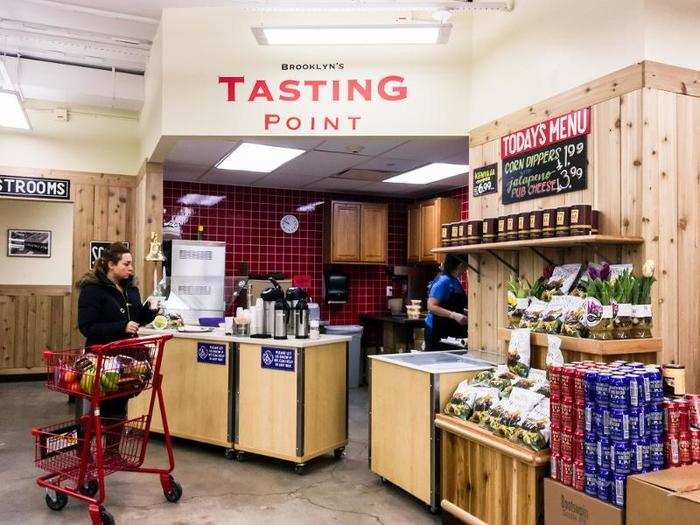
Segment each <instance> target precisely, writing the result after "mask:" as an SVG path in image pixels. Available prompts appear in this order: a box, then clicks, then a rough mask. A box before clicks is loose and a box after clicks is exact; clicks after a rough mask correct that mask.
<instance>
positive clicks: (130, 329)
mask: <svg viewBox="0 0 700 525" xmlns="http://www.w3.org/2000/svg"><path fill="white" fill-rule="evenodd" d="M124 331H125V332H126V333H127V334H132V335H137V334H138V333H139V324H138V323H136V322H134V321H129V322H128V323H126V329H125V330H124Z"/></svg>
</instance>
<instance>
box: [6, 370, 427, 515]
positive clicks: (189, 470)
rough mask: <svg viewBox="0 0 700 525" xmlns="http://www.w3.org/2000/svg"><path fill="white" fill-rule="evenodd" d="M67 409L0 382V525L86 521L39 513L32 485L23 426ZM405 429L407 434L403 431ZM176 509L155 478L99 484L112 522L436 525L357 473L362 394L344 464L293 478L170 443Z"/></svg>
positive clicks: (362, 461)
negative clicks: (178, 495) (178, 489)
mask: <svg viewBox="0 0 700 525" xmlns="http://www.w3.org/2000/svg"><path fill="white" fill-rule="evenodd" d="M72 412H73V405H69V404H68V403H67V402H66V398H65V397H63V396H62V395H60V394H56V393H53V392H48V391H47V390H46V389H45V388H44V387H43V383H41V382H17V383H0V523H21V524H23V525H24V524H35V523H36V524H39V523H47V524H48V523H50V524H68V523H70V524H75V523H89V519H88V514H87V508H86V506H85V504H83V503H80V502H77V501H75V500H69V502H68V505H67V506H66V508H64V509H63V510H62V511H61V512H54V511H52V510H49V509H48V507H47V506H46V504H45V503H44V491H43V490H42V489H41V488H40V487H38V486H37V485H36V482H35V477H36V476H38V475H39V474H40V471H38V470H37V469H36V468H34V466H33V457H34V448H33V440H32V437H31V435H30V432H31V428H32V426H42V425H47V424H52V423H58V422H61V421H64V420H68V419H71V417H72ZM406 430H407V431H409V429H406ZM151 445H152V446H151V447H150V448H149V454H148V459H147V463H151V464H154V465H165V464H166V463H167V460H166V456H165V450H164V448H163V445H162V441H159V440H156V441H153V442H152V443H151ZM175 465H176V466H175V472H174V474H175V477H176V479H177V480H178V481H180V483H181V484H182V486H183V496H182V499H181V500H180V502H179V503H177V504H172V503H168V502H167V501H166V500H165V498H164V497H163V492H162V490H161V487H160V482H159V481H158V478H157V477H156V476H155V475H146V474H128V473H117V474H114V475H112V476H110V477H109V478H108V481H107V500H106V502H105V507H106V508H107V510H108V511H109V512H111V513H112V515H113V516H114V517H115V519H116V521H117V523H121V524H125V523H149V524H150V523H154V524H155V523H168V524H178V525H179V524H193V523H196V524H213V523H226V524H234V523H256V524H257V523H265V524H284V525H289V524H294V523H304V524H315V523H338V524H345V523H347V524H352V525H361V524H370V523H372V524H376V523H380V524H391V523H410V524H416V525H417V524H422V523H439V519H438V518H436V517H435V516H432V515H431V514H430V513H429V512H428V510H427V508H426V507H425V506H424V505H423V504H422V503H421V502H419V501H417V500H416V499H414V498H412V497H411V496H409V495H407V494H405V493H404V492H402V491H401V490H400V489H398V488H396V487H394V486H391V485H388V484H387V485H382V484H381V483H379V481H378V479H377V477H376V476H375V475H374V474H372V473H371V472H370V471H369V468H368V466H367V390H366V389H359V390H354V391H352V393H351V396H350V444H349V446H348V448H347V451H346V456H345V458H344V459H342V460H340V461H335V460H334V459H333V458H332V457H331V456H328V457H324V458H319V459H318V460H316V461H312V462H311V463H309V466H308V467H307V472H306V473H305V474H304V475H303V476H299V475H297V474H295V473H294V471H293V469H292V468H291V466H290V464H288V463H285V462H281V461H275V460H270V459H266V458H260V457H251V458H250V459H249V460H248V461H246V462H243V463H239V462H236V461H229V460H226V459H225V458H224V455H223V450H222V449H221V448H216V447H209V446H203V445H200V444H196V443H191V442H186V441H181V440H177V441H176V446H175Z"/></svg>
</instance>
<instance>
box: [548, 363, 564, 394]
mask: <svg viewBox="0 0 700 525" xmlns="http://www.w3.org/2000/svg"><path fill="white" fill-rule="evenodd" d="M547 372H548V375H549V391H550V393H551V396H552V398H554V397H556V398H557V399H561V372H562V367H561V366H559V365H549V367H548V368H547Z"/></svg>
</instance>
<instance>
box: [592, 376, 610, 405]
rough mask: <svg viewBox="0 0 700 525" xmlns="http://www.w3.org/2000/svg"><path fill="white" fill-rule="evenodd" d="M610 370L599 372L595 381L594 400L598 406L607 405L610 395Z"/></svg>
mask: <svg viewBox="0 0 700 525" xmlns="http://www.w3.org/2000/svg"><path fill="white" fill-rule="evenodd" d="M611 377H612V374H611V373H610V372H600V373H599V374H598V379H597V381H596V382H595V402H596V404H597V405H598V406H600V407H607V406H608V403H609V395H610V378H611Z"/></svg>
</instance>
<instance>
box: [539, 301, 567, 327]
mask: <svg viewBox="0 0 700 525" xmlns="http://www.w3.org/2000/svg"><path fill="white" fill-rule="evenodd" d="M555 299H557V298H556V297H555V298H553V299H552V301H551V302H550V303H549V304H548V305H547V308H545V309H544V311H543V312H542V316H541V317H540V322H539V323H537V329H536V330H535V331H536V332H541V333H544V334H558V333H559V330H560V329H561V324H562V316H563V315H564V306H563V305H561V304H559V303H558V302H557V301H556V300H555Z"/></svg>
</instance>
